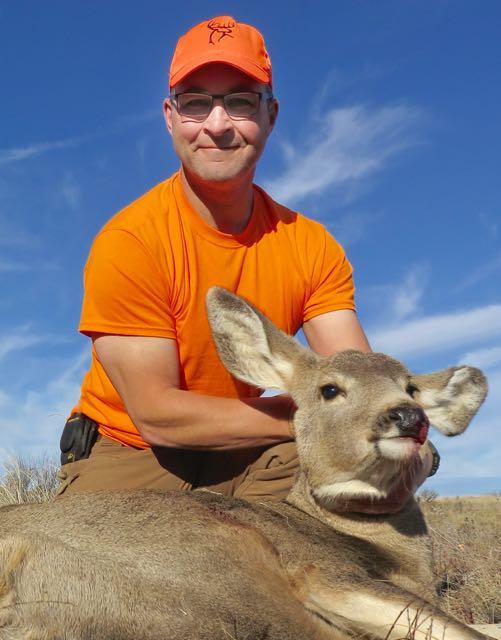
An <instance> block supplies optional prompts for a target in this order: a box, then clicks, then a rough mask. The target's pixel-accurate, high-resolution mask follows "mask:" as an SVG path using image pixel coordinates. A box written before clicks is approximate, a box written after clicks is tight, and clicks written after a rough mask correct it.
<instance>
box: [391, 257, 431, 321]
mask: <svg viewBox="0 0 501 640" xmlns="http://www.w3.org/2000/svg"><path fill="white" fill-rule="evenodd" d="M429 273H430V270H429V268H428V266H426V265H423V264H420V265H415V266H413V267H412V268H411V269H410V270H409V271H408V273H407V274H406V276H405V278H404V281H403V282H402V283H401V284H400V285H399V286H398V287H395V289H394V291H393V295H392V308H393V315H394V317H395V319H396V320H403V319H404V318H408V317H409V316H411V315H413V314H414V313H415V312H416V311H417V310H418V309H419V305H420V302H421V298H422V297H423V293H424V290H425V287H426V284H427V282H428V278H429Z"/></svg>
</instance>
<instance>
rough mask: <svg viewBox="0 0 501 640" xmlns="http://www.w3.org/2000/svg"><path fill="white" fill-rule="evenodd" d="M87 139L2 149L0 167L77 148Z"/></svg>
mask: <svg viewBox="0 0 501 640" xmlns="http://www.w3.org/2000/svg"><path fill="white" fill-rule="evenodd" d="M85 139H86V137H79V138H66V139H65V140H54V141H53V142H39V143H35V144H29V145H26V146H25V147H14V148H11V149H0V166H2V165H7V164H12V163H13V162H20V161H21V160H27V159H28V158H33V157H35V156H39V155H42V154H44V153H47V152H49V151H54V150H56V149H67V148H68V147H75V146H77V145H78V144H80V143H81V142H83V141H84V140H85Z"/></svg>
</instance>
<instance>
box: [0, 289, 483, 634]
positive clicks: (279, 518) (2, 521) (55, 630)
mask: <svg viewBox="0 0 501 640" xmlns="http://www.w3.org/2000/svg"><path fill="white" fill-rule="evenodd" d="M208 311H209V319H210V322H211V325H212V329H213V334H214V338H215V341H216V345H217V347H218V351H219V353H220V356H221V358H222V360H223V362H224V363H225V365H226V366H227V368H228V369H229V370H230V371H231V372H232V373H233V374H234V375H235V376H237V377H239V378H241V379H243V380H246V381H248V382H251V383H252V384H255V385H256V386H260V387H269V386H276V387H279V388H282V389H285V390H286V391H287V392H289V393H290V394H291V395H292V397H293V398H294V400H295V402H296V404H297V406H298V411H297V412H296V416H295V420H294V429H295V436H296V442H297V447H298V454H299V459H300V463H301V471H300V473H299V475H298V477H297V479H296V483H295V485H294V487H293V489H292V491H291V493H290V494H289V497H288V500H287V502H284V503H279V504H275V503H274V504H249V503H246V502H244V501H241V500H237V499H231V498H225V497H223V496H221V495H219V494H214V493H211V492H207V491H199V492H194V493H191V494H185V493H180V492H179V493H178V492H176V493H174V492H172V493H160V492H155V491H128V492H116V493H111V492H97V493H95V494H82V495H74V496H67V497H63V498H61V499H59V500H56V501H54V502H52V503H49V504H42V505H19V506H12V507H5V508H3V509H2V510H0V640H20V639H21V638H23V639H25V640H27V639H28V638H31V639H33V640H34V639H35V638H36V639H42V638H43V639H44V640H83V639H89V640H90V639H91V638H99V639H102V640H115V639H116V640H118V639H120V640H129V639H130V640H153V639H155V640H159V639H162V638H165V639H169V640H170V639H174V638H175V639H176V640H202V639H204V640H205V639H209V640H219V639H221V640H223V639H228V638H230V639H234V640H254V639H259V638H262V639H263V640H264V639H267V640H303V639H304V640H305V639H307V638H308V639H309V638H311V639H317V640H336V639H337V640H341V639H347V638H361V637H365V638H369V639H370V638H373V639H374V638H378V639H380V640H400V639H402V638H409V639H411V638H412V639H418V640H474V639H475V638H482V637H483V636H482V635H480V634H479V633H477V632H476V631H473V630H472V629H469V628H468V627H466V626H465V625H463V624H461V623H459V622H457V621H455V620H453V619H452V618H450V617H449V616H447V615H446V614H444V613H443V612H441V611H440V610H439V609H438V608H437V607H436V604H435V602H434V600H435V596H434V591H433V579H432V574H431V568H430V554H429V548H428V538H427V533H426V525H425V523H424V519H423V516H422V514H421V512H420V510H419V507H418V505H417V504H416V502H415V501H414V500H413V499H411V500H409V502H408V503H407V505H406V507H405V509H404V510H403V511H402V512H401V513H399V514H396V515H391V516H363V515H355V514H343V513H342V510H341V509H339V508H338V509H336V507H339V505H340V504H341V503H342V502H343V501H344V500H346V499H349V498H351V497H353V496H355V497H363V498H367V497H373V498H377V497H380V496H384V495H386V494H387V493H388V492H389V491H390V490H391V487H392V486H394V485H395V483H398V482H399V481H400V480H401V478H402V474H403V472H404V470H409V469H414V468H415V469H417V468H418V465H419V464H420V457H419V449H420V446H421V445H422V444H423V442H424V441H425V439H426V434H427V431H428V424H429V423H428V418H427V417H426V415H425V413H424V410H425V411H426V412H427V413H428V417H429V418H430V420H431V421H432V422H433V424H434V425H435V426H436V427H438V428H439V429H440V430H442V431H444V432H447V433H448V434H449V435H454V434H456V433H460V432H461V431H463V430H464V429H465V428H466V427H467V425H468V423H469V421H470V419H471V417H472V416H473V415H474V413H475V412H476V410H477V409H478V407H479V406H480V404H481V402H482V401H483V398H484V397H485V393H486V382H485V378H484V377H483V375H482V374H481V373H480V372H479V371H478V370H476V369H472V368H469V367H459V368H455V369H449V370H445V371H443V372H439V373H437V374H430V375H427V376H426V375H425V376H413V375H411V374H410V373H409V372H408V371H407V370H406V369H405V367H403V365H402V364H400V363H399V362H397V361H395V360H392V359H391V358H388V357H387V356H384V355H382V354H360V353H356V352H345V353H341V354H338V355H336V356H333V357H331V358H320V357H318V356H315V355H314V354H312V353H311V352H308V351H307V350H305V349H303V348H302V347H301V346H300V345H298V344H297V343H296V342H295V341H293V340H292V339H291V338H290V337H288V336H286V335H285V334H282V333H281V332H280V331H279V330H278V329H276V328H275V327H274V326H273V325H272V324H271V323H270V322H269V321H268V320H267V319H266V318H265V317H264V316H262V315H261V314H260V313H259V312H258V311H257V310H255V309H254V308H253V307H251V306H250V305H248V304H247V303H246V302H244V301H243V300H241V299H239V298H237V297H236V296H234V295H232V294H230V293H228V292H226V291H224V290H220V289H216V290H213V291H212V292H211V293H210V294H209V302H208Z"/></svg>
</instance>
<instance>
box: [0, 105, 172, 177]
mask: <svg viewBox="0 0 501 640" xmlns="http://www.w3.org/2000/svg"><path fill="white" fill-rule="evenodd" d="M160 114H161V111H160V108H159V109H155V110H153V109H149V110H148V111H145V112H143V113H139V114H131V115H126V116H119V117H118V118H117V120H116V121H115V122H114V123H112V124H110V125H108V126H105V127H103V128H102V129H99V130H98V131H94V132H92V133H88V134H84V135H81V136H75V137H71V138H63V139H62V140H51V141H46V142H34V143H29V144H27V145H24V146H21V147H12V148H10V149H0V166H4V165H8V164H12V163H15V162H21V161H22V160H28V159H30V158H34V157H36V156H40V155H43V154H46V153H49V152H50V151H56V150H59V149H68V148H70V147H77V146H79V145H81V144H83V143H85V142H89V141H90V140H92V139H95V138H100V137H102V136H106V135H109V134H112V133H116V132H118V131H121V130H123V129H126V128H128V127H131V126H136V125H138V124H142V123H144V122H148V121H149V120H153V119H154V118H155V117H157V118H160Z"/></svg>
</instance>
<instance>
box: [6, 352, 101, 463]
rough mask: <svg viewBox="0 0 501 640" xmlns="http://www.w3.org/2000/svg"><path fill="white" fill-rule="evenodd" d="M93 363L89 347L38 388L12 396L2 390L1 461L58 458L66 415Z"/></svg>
mask: <svg viewBox="0 0 501 640" xmlns="http://www.w3.org/2000/svg"><path fill="white" fill-rule="evenodd" d="M89 360H90V349H89V347H88V345H86V346H85V348H83V349H82V350H81V351H80V352H77V353H75V354H73V355H72V356H71V357H70V358H68V360H67V362H66V365H65V366H62V368H61V370H60V373H59V374H58V375H57V376H55V377H54V378H52V379H50V380H49V381H46V382H45V383H43V384H42V385H40V387H39V388H37V389H31V388H30V389H24V390H23V391H22V392H20V393H15V394H14V393H13V394H9V393H7V392H5V391H3V390H1V389H0V406H1V408H2V411H1V412H0V438H1V442H2V446H1V447H0V458H3V460H6V459H9V458H10V457H11V456H12V455H22V456H41V455H44V454H49V455H50V456H51V457H54V458H56V457H57V454H58V443H59V438H60V435H61V430H62V427H63V424H64V421H65V419H66V416H67V415H68V414H69V412H70V411H71V409H72V407H73V406H74V404H75V403H76V402H77V401H78V398H79V395H80V385H81V382H82V378H83V375H84V373H85V370H86V369H87V367H88V364H89Z"/></svg>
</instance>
